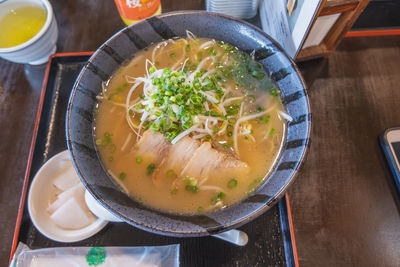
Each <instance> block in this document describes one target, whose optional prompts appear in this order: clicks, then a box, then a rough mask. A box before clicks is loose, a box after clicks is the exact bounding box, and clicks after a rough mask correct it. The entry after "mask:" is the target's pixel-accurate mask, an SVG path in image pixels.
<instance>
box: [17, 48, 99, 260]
mask: <svg viewBox="0 0 400 267" xmlns="http://www.w3.org/2000/svg"><path fill="white" fill-rule="evenodd" d="M92 54H93V52H78V53H56V54H53V55H51V56H50V57H49V61H48V63H47V66H46V71H45V74H44V80H43V85H42V90H41V93H40V100H39V104H38V108H37V112H36V119H35V126H34V128H33V134H32V141H31V145H30V147H29V155H28V160H27V164H26V169H25V176H24V182H23V185H22V193H21V198H20V200H19V206H18V213H17V220H16V223H15V229H14V236H13V241H12V245H11V253H10V259H9V264H10V263H11V260H12V258H13V256H14V253H15V249H16V248H17V245H18V237H19V230H20V227H21V219H22V213H23V211H24V204H25V199H26V194H27V190H28V182H29V176H30V172H31V166H32V159H33V153H34V150H35V144H36V138H37V132H38V128H39V123H40V116H41V114H42V107H43V101H44V95H45V93H46V87H47V80H48V77H49V72H50V66H51V62H52V60H53V58H54V57H60V56H83V55H92Z"/></svg>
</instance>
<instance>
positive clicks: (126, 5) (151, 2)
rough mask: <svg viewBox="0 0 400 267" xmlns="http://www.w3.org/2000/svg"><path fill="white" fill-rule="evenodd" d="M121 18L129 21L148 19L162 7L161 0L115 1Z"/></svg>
mask: <svg viewBox="0 0 400 267" xmlns="http://www.w3.org/2000/svg"><path fill="white" fill-rule="evenodd" d="M115 4H116V5H117V8H118V11H119V13H120V15H121V17H123V18H125V19H129V20H141V19H145V18H148V17H150V16H152V15H154V13H156V11H157V9H158V8H159V6H160V0H115Z"/></svg>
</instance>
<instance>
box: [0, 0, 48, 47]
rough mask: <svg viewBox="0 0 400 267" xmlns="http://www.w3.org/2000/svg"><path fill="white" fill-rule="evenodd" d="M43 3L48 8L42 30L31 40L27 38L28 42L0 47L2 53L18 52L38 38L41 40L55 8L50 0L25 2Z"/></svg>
mask: <svg viewBox="0 0 400 267" xmlns="http://www.w3.org/2000/svg"><path fill="white" fill-rule="evenodd" d="M33 2H36V3H42V4H43V5H44V7H45V9H46V13H47V15H46V21H45V23H44V24H43V26H42V28H40V30H39V31H38V32H37V33H36V34H35V35H34V36H33V37H32V38H30V39H29V40H27V41H26V42H23V43H22V44H19V45H16V46H11V47H4V48H1V47H0V53H1V54H5V53H10V52H17V51H18V50H21V49H23V48H26V47H28V46H30V45H31V44H33V43H34V42H36V41H37V40H39V39H40V38H41V37H42V36H43V35H44V34H45V33H46V31H47V30H48V29H49V27H50V24H51V22H52V20H53V8H52V7H51V4H50V2H49V1H48V0H34V1H26V2H25V3H27V4H29V3H33ZM39 5H40V4H39Z"/></svg>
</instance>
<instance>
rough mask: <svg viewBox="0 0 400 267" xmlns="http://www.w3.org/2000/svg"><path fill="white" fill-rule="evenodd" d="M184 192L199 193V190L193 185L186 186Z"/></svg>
mask: <svg viewBox="0 0 400 267" xmlns="http://www.w3.org/2000/svg"><path fill="white" fill-rule="evenodd" d="M185 190H186V191H189V192H192V193H197V192H199V188H198V187H197V186H195V185H187V186H185Z"/></svg>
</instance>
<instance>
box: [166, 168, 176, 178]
mask: <svg viewBox="0 0 400 267" xmlns="http://www.w3.org/2000/svg"><path fill="white" fill-rule="evenodd" d="M177 177H178V175H176V173H175V172H174V170H168V171H167V178H171V179H175V178H177Z"/></svg>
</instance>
